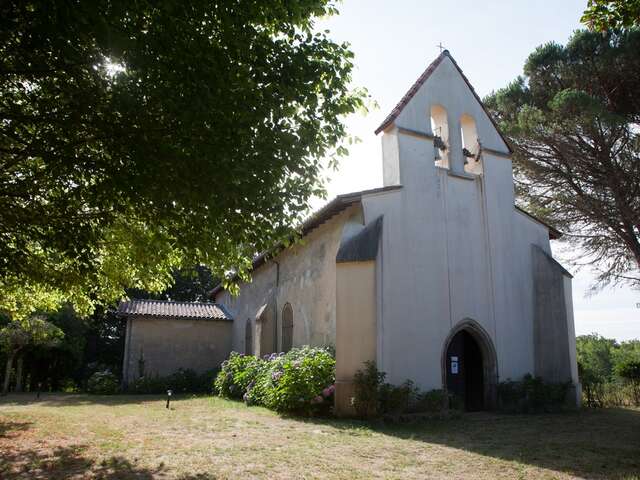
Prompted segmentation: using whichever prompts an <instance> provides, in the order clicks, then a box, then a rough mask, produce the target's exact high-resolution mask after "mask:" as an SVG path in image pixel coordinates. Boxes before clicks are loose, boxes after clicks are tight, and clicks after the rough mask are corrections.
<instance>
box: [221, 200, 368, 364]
mask: <svg viewBox="0 0 640 480" xmlns="http://www.w3.org/2000/svg"><path fill="white" fill-rule="evenodd" d="M360 217H361V211H360V208H359V206H355V205H354V206H351V207H349V208H347V209H346V210H344V211H342V212H341V213H339V214H337V215H336V216H334V217H333V218H331V219H330V220H329V221H327V222H326V223H324V224H322V225H320V226H319V227H318V228H316V229H315V230H313V231H312V232H310V233H309V234H308V235H307V236H305V237H304V238H303V239H302V240H301V243H299V244H297V245H294V246H292V247H290V248H288V249H287V250H284V251H283V252H281V253H280V254H279V255H278V256H277V257H276V258H274V259H272V260H269V261H268V262H267V263H266V264H264V265H262V266H260V267H259V268H257V269H256V270H255V271H254V272H253V275H252V280H251V282H249V283H243V284H241V285H240V293H239V295H238V296H237V297H234V296H232V295H231V294H230V293H229V292H227V291H221V292H219V293H218V294H217V295H216V297H215V299H214V301H215V302H216V303H221V304H222V305H224V306H225V307H226V308H227V310H228V311H229V312H230V313H231V315H232V316H233V318H234V319H235V322H234V329H233V350H235V351H237V352H245V348H246V346H245V344H244V343H245V325H246V322H247V321H249V322H250V323H251V325H252V328H253V329H254V335H253V336H252V338H254V339H257V338H264V335H262V331H261V332H260V333H261V335H260V336H257V335H256V334H255V332H256V316H257V315H258V314H259V313H260V312H261V309H262V307H263V306H264V305H267V309H270V310H271V311H272V312H274V316H275V319H276V321H275V329H274V330H275V335H276V337H277V338H276V340H277V342H276V343H277V347H278V348H277V349H278V351H279V350H280V349H281V347H282V309H283V308H284V306H285V304H286V303H289V304H290V305H291V307H292V309H293V346H294V347H295V346H300V345H316V346H321V345H332V346H335V341H336V336H335V335H336V253H337V251H338V247H339V245H340V240H341V237H342V230H343V226H344V224H345V223H346V222H347V221H348V220H350V219H353V218H356V219H358V220H357V221H358V222H360V223H361V220H359V218H360ZM259 322H260V321H259ZM269 324H273V323H272V322H269ZM257 330H262V327H261V326H260V328H258V329H257ZM257 346H259V345H257ZM253 351H256V352H257V351H266V350H265V349H263V348H254V350H253Z"/></svg>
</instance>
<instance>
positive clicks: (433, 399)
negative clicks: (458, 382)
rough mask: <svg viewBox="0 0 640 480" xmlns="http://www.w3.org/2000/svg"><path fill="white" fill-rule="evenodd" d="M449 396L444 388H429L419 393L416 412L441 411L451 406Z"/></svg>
mask: <svg viewBox="0 0 640 480" xmlns="http://www.w3.org/2000/svg"><path fill="white" fill-rule="evenodd" d="M448 400H449V398H448V395H447V392H445V391H444V390H429V391H428V392H423V393H420V394H418V397H417V399H416V404H415V406H414V407H413V409H414V411H415V412H420V413H439V412H442V411H443V410H447V408H448V407H449V401H448Z"/></svg>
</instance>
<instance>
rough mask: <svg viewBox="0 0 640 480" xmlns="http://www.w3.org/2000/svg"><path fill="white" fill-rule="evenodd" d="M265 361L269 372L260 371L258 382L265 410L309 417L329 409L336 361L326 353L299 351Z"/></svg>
mask: <svg viewBox="0 0 640 480" xmlns="http://www.w3.org/2000/svg"><path fill="white" fill-rule="evenodd" d="M267 361H268V362H269V368H265V369H260V373H261V374H262V375H261V378H260V380H259V382H258V383H260V384H261V385H262V387H261V388H263V391H264V394H262V398H263V402H264V405H265V406H266V407H268V408H271V409H273V410H276V411H278V412H297V413H304V414H309V413H311V412H312V411H314V410H321V409H323V408H322V406H329V405H331V403H332V400H333V394H334V391H335V387H334V386H333V385H334V383H335V369H336V361H335V359H334V358H333V356H332V355H331V353H330V352H329V351H328V350H327V349H325V348H312V347H301V348H296V349H293V350H291V351H289V352H288V353H286V354H285V355H282V356H273V357H272V359H270V360H267ZM254 387H255V385H254Z"/></svg>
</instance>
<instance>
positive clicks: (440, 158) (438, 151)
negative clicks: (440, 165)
mask: <svg viewBox="0 0 640 480" xmlns="http://www.w3.org/2000/svg"><path fill="white" fill-rule="evenodd" d="M433 149H434V150H435V152H436V154H435V158H436V161H437V160H442V155H440V149H439V148H438V147H433Z"/></svg>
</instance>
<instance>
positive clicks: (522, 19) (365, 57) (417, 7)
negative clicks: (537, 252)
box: [313, 0, 640, 341]
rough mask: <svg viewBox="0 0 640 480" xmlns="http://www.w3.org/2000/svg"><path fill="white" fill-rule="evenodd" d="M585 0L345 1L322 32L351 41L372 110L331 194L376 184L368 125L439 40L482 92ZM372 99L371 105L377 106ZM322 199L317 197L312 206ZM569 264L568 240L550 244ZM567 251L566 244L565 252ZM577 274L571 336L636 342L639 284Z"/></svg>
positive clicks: (358, 82)
mask: <svg viewBox="0 0 640 480" xmlns="http://www.w3.org/2000/svg"><path fill="white" fill-rule="evenodd" d="M586 3H587V0H544V1H540V0H536V1H533V2H532V1H530V0H528V1H525V0H509V1H507V0H504V1H491V0H485V1H483V2H478V1H477V0H446V1H444V0H440V1H436V0H344V1H343V2H342V3H341V4H339V5H338V9H339V10H340V14H339V15H338V16H334V17H330V18H327V19H323V20H322V21H320V22H319V23H318V24H317V27H318V28H319V29H322V30H324V29H328V30H329V31H330V32H331V33H330V37H331V38H332V39H333V40H335V41H339V42H348V43H349V44H350V45H351V50H352V51H353V52H354V54H355V59H354V64H355V71H354V72H353V85H354V86H358V87H365V88H366V89H367V90H368V92H369V94H370V95H371V97H372V101H373V102H374V108H370V110H369V113H368V114H366V115H363V114H359V115H354V116H352V117H350V118H349V119H348V120H347V125H348V129H349V134H350V135H352V136H355V137H357V138H358V139H359V140H360V143H358V144H356V145H352V146H351V147H350V153H349V156H348V157H347V158H344V159H343V160H342V161H341V163H340V167H339V169H338V170H337V171H327V172H326V175H327V176H328V178H329V182H328V194H329V198H333V197H335V196H336V195H338V194H341V193H347V192H353V191H357V190H363V189H367V188H375V187H379V186H381V185H382V150H381V146H380V137H377V136H375V135H374V133H373V132H374V130H375V129H376V127H377V126H378V125H379V124H380V123H381V122H382V120H383V119H384V117H385V116H386V115H387V114H388V113H389V112H390V111H391V110H392V109H393V107H394V106H395V104H396V103H397V102H398V101H399V100H400V98H401V97H402V96H403V95H404V93H405V92H406V91H407V89H408V88H409V87H410V86H411V85H412V84H413V82H414V81H415V80H416V79H417V78H418V76H419V75H420V74H421V73H422V72H423V71H424V69H425V68H426V67H427V65H428V64H429V63H431V61H433V59H434V58H435V57H436V56H437V55H438V54H439V52H440V50H439V49H438V45H439V44H442V45H444V47H445V48H447V49H448V50H449V52H450V53H451V54H452V56H453V57H454V58H455V59H456V61H457V63H458V65H460V67H461V68H462V70H463V71H464V72H465V74H466V76H467V77H468V78H469V80H470V82H471V84H472V85H473V86H474V88H475V90H476V92H478V94H479V95H480V97H483V96H485V95H487V94H488V93H490V92H491V91H492V90H497V89H498V88H501V87H503V86H505V85H506V84H507V83H509V82H510V81H511V80H513V79H514V78H516V77H517V76H518V75H520V74H521V73H522V67H523V65H524V62H525V60H526V58H527V56H528V55H529V54H530V53H531V52H532V51H533V50H534V49H535V48H536V47H537V46H539V45H541V44H544V43H546V42H549V41H555V42H557V43H566V41H567V40H568V39H569V37H570V36H571V34H572V32H573V31H575V30H576V29H579V28H581V25H580V23H579V19H580V16H581V14H582V11H583V10H584V8H585V6H586ZM376 105H377V107H376ZM323 203H324V201H322V200H319V199H318V200H316V201H315V202H314V205H313V206H314V209H315V208H318V207H320V206H321V205H322V204H323ZM553 243H555V242H552V248H553V249H554V252H555V254H556V256H557V258H558V259H559V260H560V261H561V262H563V263H565V265H567V263H568V262H567V261H566V259H567V258H568V256H567V253H566V250H567V247H566V246H565V245H553ZM569 251H570V249H569ZM568 269H569V270H570V271H571V272H572V273H573V274H574V279H573V302H574V314H575V327H576V334H577V335H582V334H588V333H598V334H600V335H602V336H605V337H608V338H615V339H617V340H619V341H623V340H631V339H640V291H637V290H632V289H630V288H629V287H619V288H607V289H605V290H602V291H601V292H599V293H598V294H596V295H588V292H589V290H590V289H589V287H590V286H591V285H592V284H593V283H594V276H593V273H592V272H590V271H588V270H586V269H582V270H580V271H576V269H575V268H572V267H570V266H569V267H568Z"/></svg>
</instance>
